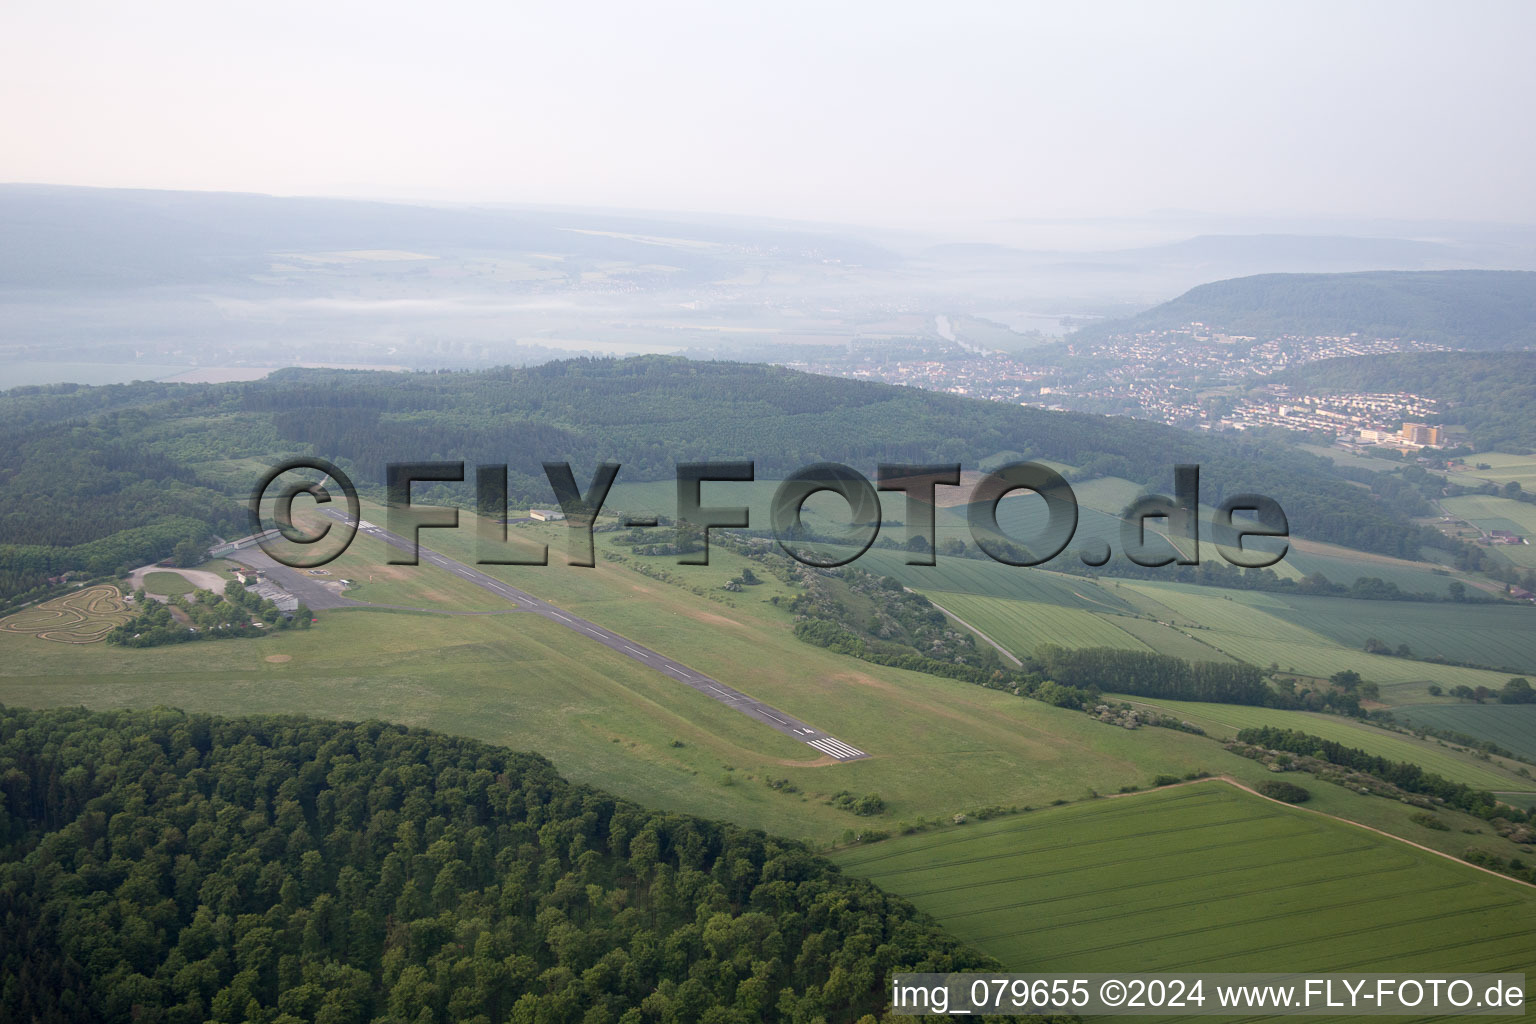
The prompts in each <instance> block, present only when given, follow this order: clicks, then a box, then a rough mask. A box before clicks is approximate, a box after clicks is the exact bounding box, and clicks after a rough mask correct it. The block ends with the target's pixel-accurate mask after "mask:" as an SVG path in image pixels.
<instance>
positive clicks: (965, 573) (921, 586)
mask: <svg viewBox="0 0 1536 1024" xmlns="http://www.w3.org/2000/svg"><path fill="white" fill-rule="evenodd" d="M936 561H937V564H936V565H908V564H907V553H906V552H905V551H891V550H882V549H878V548H872V549H870V550H869V551H867V552H865V554H864V555H863V557H861V558H860V559H859V560H858V561H857V562H855V563H853V564H854V565H855V566H857V567H858V568H860V569H865V570H867V571H869V572H873V573H878V574H880V575H882V576H894V577H896V578H897V579H898V580H900V581H901V582H902V583H903V584H904V585H906V586H908V587H911V588H912V589H913V590H920V591H923V592H927V591H943V592H946V593H954V594H976V595H979V596H982V597H1006V598H1010V599H1012V600H1016V601H1035V602H1039V603H1041V604H1054V605H1058V606H1060V607H1062V608H1079V609H1082V610H1084V611H1099V612H1116V613H1120V614H1136V608H1135V606H1134V605H1132V604H1131V602H1130V601H1129V600H1127V599H1126V598H1125V597H1122V596H1120V595H1119V592H1118V591H1116V590H1115V589H1114V588H1113V587H1110V586H1105V585H1101V584H1100V583H1098V582H1096V581H1094V580H1091V579H1087V578H1086V577H1080V576H1065V575H1062V574H1061V573H1054V572H1051V571H1049V570H1047V569H1039V568H1025V567H1021V566H1014V565H1003V564H1002V563H1001V562H994V561H991V560H990V559H987V560H983V559H979V558H945V557H943V556H942V555H941V556H939V558H938V559H937V560H936Z"/></svg>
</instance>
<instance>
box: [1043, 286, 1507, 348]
mask: <svg viewBox="0 0 1536 1024" xmlns="http://www.w3.org/2000/svg"><path fill="white" fill-rule="evenodd" d="M1188 323H1203V324H1205V325H1206V326H1207V327H1209V328H1211V329H1213V330H1216V331H1222V332H1225V333H1228V334H1247V335H1253V336H1255V337H1259V338H1266V337H1274V336H1276V335H1281V334H1302V335H1345V334H1351V333H1359V334H1361V335H1364V336H1366V337H1377V338H1412V339H1414V340H1417V341H1426V342H1439V343H1442V344H1447V345H1455V346H1458V347H1462V348H1476V349H1501V348H1522V347H1527V346H1531V345H1536V272H1531V271H1524V270H1413V271H1382V270H1373V271H1367V272H1364V273H1354V274H1258V275H1255V276H1253V277H1237V278H1232V279H1231V280H1227V281H1214V282H1212V283H1210V284H1203V285H1200V286H1199V287H1196V288H1191V289H1190V290H1189V291H1187V292H1185V293H1184V294H1183V295H1180V296H1179V297H1178V298H1176V299H1173V300H1171V301H1169V302H1165V303H1163V304H1162V305H1161V306H1157V307H1154V308H1153V309H1149V310H1147V311H1146V312H1144V313H1139V314H1137V315H1136V316H1134V317H1130V318H1128V319H1124V320H1111V321H1105V322H1103V323H1099V324H1095V325H1093V326H1092V327H1088V328H1085V329H1084V330H1082V331H1081V332H1079V333H1078V334H1077V335H1074V338H1082V339H1098V338H1103V337H1107V336H1109V335H1112V334H1125V333H1134V332H1136V331H1151V330H1168V329H1171V328H1175V327H1182V326H1184V325H1185V324H1188Z"/></svg>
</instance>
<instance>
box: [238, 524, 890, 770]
mask: <svg viewBox="0 0 1536 1024" xmlns="http://www.w3.org/2000/svg"><path fill="white" fill-rule="evenodd" d="M324 512H325V514H326V515H328V516H330V517H331V518H333V519H335V520H337V521H339V522H343V523H345V522H348V521H349V519H348V516H347V514H346V513H345V512H341V511H338V510H335V509H325V510H324ZM358 532H360V533H365V534H367V535H368V536H370V537H373V538H375V539H377V540H381V541H383V542H384V543H386V544H389V545H391V546H393V547H396V548H399V549H400V550H401V551H410V550H412V544H411V542H410V541H409V540H407V539H406V538H404V537H401V536H399V535H398V534H394V533H391V532H389V531H388V530H386V529H384V528H383V527H382V526H379V525H377V524H375V523H371V522H369V521H368V520H366V519H364V520H362V521H361V522H359V524H358ZM418 551H419V558H420V560H421V561H423V562H426V563H428V564H431V565H435V566H437V567H438V568H439V569H443V570H446V571H447V572H451V573H453V574H454V575H455V576H458V577H460V578H461V579H465V580H468V581H469V582H471V583H473V584H475V585H476V586H479V587H481V588H483V589H485V590H488V591H490V592H491V593H493V594H496V595H497V596H499V597H501V598H504V599H505V600H507V601H509V602H511V603H512V605H513V606H514V607H513V608H511V609H509V611H522V612H527V613H530V614H533V615H538V616H541V617H543V618H546V619H548V620H549V621H551V622H554V623H556V624H558V625H561V626H564V627H565V628H567V629H569V630H571V631H572V632H573V633H577V634H578V635H581V636H585V637H586V638H587V639H589V640H592V641H594V642H596V643H600V644H602V645H603V646H604V647H607V648H608V649H609V650H612V651H616V652H618V653H619V654H622V655H623V656H624V657H626V658H629V659H630V660H632V661H637V662H639V663H640V664H642V665H644V666H646V667H647V668H650V669H654V670H655V671H657V672H660V673H662V674H663V675H666V676H670V677H671V678H672V679H674V680H676V681H677V682H680V683H682V684H683V685H685V686H690V687H692V688H693V689H695V690H697V691H699V692H700V693H702V694H704V695H705V696H706V697H711V698H713V699H714V700H717V701H719V702H720V703H722V704H724V705H725V706H727V707H729V708H733V709H734V710H736V711H739V712H741V713H742V714H744V715H746V716H747V717H748V718H752V719H755V720H756V721H759V722H761V723H762V724H764V725H766V726H768V728H770V729H774V730H777V731H778V732H781V733H783V734H784V735H786V736H789V737H791V738H793V739H797V740H799V741H800V742H801V743H804V744H806V745H807V746H809V747H811V748H812V749H814V750H816V751H817V752H819V753H822V754H825V755H827V756H828V757H831V758H834V759H836V760H838V761H857V760H860V759H862V758H866V757H868V756H869V755H868V754H867V753H865V752H864V751H862V750H860V749H859V748H858V747H855V746H853V745H852V744H850V743H845V742H844V741H842V740H840V739H838V738H837V737H835V736H830V735H828V734H827V733H825V732H823V731H821V730H820V729H817V728H816V727H815V726H813V725H809V724H807V723H806V722H802V721H801V720H800V719H798V718H795V717H794V716H793V715H789V714H786V713H784V712H783V711H780V710H778V709H777V708H774V707H771V706H770V705H767V704H764V703H763V702H762V701H760V700H756V699H754V698H752V697H749V696H747V695H746V694H744V693H742V692H741V691H740V690H737V689H734V688H732V687H730V686H727V685H726V684H725V683H722V682H720V681H719V680H718V679H712V678H710V677H709V676H706V675H704V674H703V673H701V672H696V671H694V670H693V669H691V668H689V667H688V666H687V665H684V664H683V663H682V662H680V661H677V660H675V659H673V658H669V657H667V656H666V655H664V654H661V653H660V652H657V651H653V650H651V649H650V648H649V647H646V646H644V645H643V644H639V643H636V642H635V641H633V640H631V639H629V638H628V637H623V636H620V635H619V634H617V633H615V632H613V631H612V630H608V629H604V628H603V627H602V626H599V625H598V624H597V623H595V622H589V621H587V620H586V619H583V618H580V617H578V616H575V615H572V614H570V613H569V612H566V611H564V610H562V609H560V608H557V607H556V606H555V605H552V604H550V603H549V602H547V601H541V600H540V599H539V598H537V597H534V596H533V595H532V594H529V593H527V592H526V591H522V590H519V589H517V588H516V587H514V586H510V585H509V584H506V583H503V582H502V581H501V580H499V579H497V578H496V577H494V576H489V575H487V574H485V573H483V572H481V571H480V570H479V569H477V568H475V567H474V566H472V565H466V564H465V563H463V562H460V561H456V560H455V559H452V558H449V557H448V556H446V555H443V554H441V553H439V552H436V551H433V550H432V549H430V548H428V547H426V546H425V545H422V546H420V547H419V548H418ZM250 554H254V555H256V556H258V557H257V558H256V559H247V558H246V556H247V555H250ZM237 557H239V559H240V561H242V562H247V563H248V564H252V565H253V567H255V568H261V569H265V570H266V571H267V574H268V575H269V576H274V577H276V581H277V582H278V583H280V584H281V585H283V586H284V587H285V588H286V589H288V591H289V592H290V593H292V594H295V595H296V596H297V597H299V599H300V600H302V601H304V602H305V603H306V604H307V605H309V607H311V608H315V609H321V608H342V607H367V604H366V602H362V601H352V600H349V599H347V598H345V597H341V596H339V595H337V594H335V593H334V592H332V591H331V590H330V589H328V588H326V587H324V586H323V585H322V584H321V582H320V578H319V577H315V576H310V575H309V574H307V573H305V572H302V571H299V570H295V569H289V568H288V567H286V566H282V565H280V564H279V563H277V562H275V561H273V560H272V559H271V558H269V557H267V556H266V555H264V554H262V553H261V550H260V549H259V548H253V549H251V550H249V551H241V552H239V555H238V556H237Z"/></svg>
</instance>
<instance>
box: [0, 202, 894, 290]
mask: <svg viewBox="0 0 1536 1024" xmlns="http://www.w3.org/2000/svg"><path fill="white" fill-rule="evenodd" d="M770 247H771V248H774V249H777V250H781V251H786V252H796V253H806V254H811V255H812V256H813V257H814V258H816V259H827V260H835V261H838V262H843V263H853V264H858V265H860V266H878V265H885V264H888V263H890V262H892V261H893V260H894V258H895V257H894V256H893V255H892V254H891V253H888V252H886V251H885V250H883V249H881V248H880V247H878V246H875V245H872V244H869V243H866V242H863V241H860V240H857V239H852V238H848V237H844V236H839V237H833V236H830V235H827V234H822V233H817V232H814V231H810V230H806V229H804V228H803V227H783V226H773V227H769V226H763V225H754V226H751V227H750V228H749V227H743V226H740V225H737V224H734V223H731V222H729V221H728V220H725V219H721V220H719V221H717V222H715V223H710V224H703V223H698V222H696V221H684V220H678V219H666V218H664V217H661V216H650V217H647V216H642V215H636V214H622V213H615V214H608V213H603V212H600V211H556V210H536V209H503V208H495V207H485V206H480V207H470V206H444V205H438V206H432V205H421V204H414V205H413V204H404V203H385V202H371V201H364V200H355V199H328V198H314V197H284V196H268V195H257V194H251V193H240V192H173V191H163V190H155V189H106V188H76V187H70V186H62V185H22V184H0V288H3V289H13V288H49V289H95V288H133V287H165V286H170V285H185V284H209V283H214V282H235V281H238V282H243V283H249V282H250V281H252V280H253V279H255V278H258V277H259V276H260V275H262V274H264V273H266V272H267V271H268V268H269V267H270V265H271V263H272V260H273V257H274V254H280V253H291V252H335V251H379V250H399V251H416V252H422V253H429V254H433V255H441V256H450V255H453V254H464V253H474V254H491V253H496V254H508V253H526V252H535V253H542V254H546V255H549V254H553V255H556V256H560V257H564V258H568V259H571V260H574V261H577V262H581V263H583V264H584V265H585V264H586V263H591V264H592V265H601V264H607V263H612V262H615V261H617V262H628V263H634V264H637V265H649V264H658V263H665V264H667V265H669V266H672V267H675V268H677V269H678V270H679V271H680V272H681V273H682V274H683V275H685V276H686V277H687V278H688V279H690V280H700V281H709V280H713V279H714V278H715V277H717V276H721V275H725V274H728V273H730V263H729V261H728V260H726V259H725V257H726V256H727V255H728V254H730V253H732V252H741V251H746V250H749V249H760V248H770Z"/></svg>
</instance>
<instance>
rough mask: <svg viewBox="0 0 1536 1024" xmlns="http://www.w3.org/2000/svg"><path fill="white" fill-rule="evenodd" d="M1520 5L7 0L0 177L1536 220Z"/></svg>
mask: <svg viewBox="0 0 1536 1024" xmlns="http://www.w3.org/2000/svg"><path fill="white" fill-rule="evenodd" d="M1533 39H1536V4H1533V3H1524V2H1519V3H1507V4H1501V3H1464V2H1456V3H1451V2H1445V3H1438V4H1415V3H1403V2H1390V3H1348V2H1339V0H1328V2H1325V3H1317V4H1312V3H1300V2H1296V0H1284V2H1275V3H1267V4H1261V3H1256V2H1236V0H1234V2H1229V3H1171V2H1160V3H1132V4H1102V3H1101V4H1078V3H1072V2H1068V0H1058V2H1054V3H1049V4H1046V3H998V4H974V3H972V4H967V3H954V2H945V3H932V4H926V5H911V4H897V3H889V2H880V3H861V4H851V3H835V2H820V3H809V4H801V3H790V2H786V0H756V2H753V3H745V2H733V0H716V2H712V3H701V4H674V3H662V2H643V3H635V2H627V3H623V4H606V3H603V4H598V3H592V2H569V3H559V2H555V3H543V4H538V5H533V4H524V3H508V2H504V0H498V2H486V3H458V4H455V3H443V2H434V3H430V4H429V3H420V4H413V5H401V4H394V3H388V2H379V0H369V2H367V3H326V2H317V0H305V2H301V3H288V2H269V0H264V2H261V3H241V4H232V3H217V2H215V3H209V2H207V0H199V2H195V3H177V2H155V0H150V2H147V3H143V4H126V3H122V2H120V0H112V2H80V0H5V2H4V3H3V4H0V109H3V112H4V117H3V120H0V180H4V181H44V182H59V183H72V184H90V185H126V186H152V187H164V188H199V189H238V190H248V191H260V192H275V193H284V194H292V193H311V194H313V193H318V194H329V195H369V196H398V197H432V198H443V199H464V200H496V201H510V202H528V203H570V204H580V205H603V206H627V207H648V208H658V209H691V210H712V211H727V212H740V213H762V214H774V215H782V216H792V217H812V218H821V219H828V220H839V221H862V222H870V223H896V224H900V223H922V222H928V221H932V220H936V219H944V218H964V219H982V218H1008V217H1054V216H1073V217H1077V216H1101V215H1123V214H1137V213H1142V212H1146V211H1151V210H1158V209H1167V208H1181V209H1196V210H1206V211H1212V212H1216V213H1222V214H1249V213H1255V214H1282V215H1283V214H1292V213H1309V214H1330V215H1332V214H1339V215H1355V216H1395V217H1410V218H1465V219H1486V220H1494V221H1524V222H1536V189H1533V188H1532V187H1531V183H1532V182H1533V181H1536V61H1533V60H1532V59H1531V50H1530V47H1531V45H1532V40H1533Z"/></svg>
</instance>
